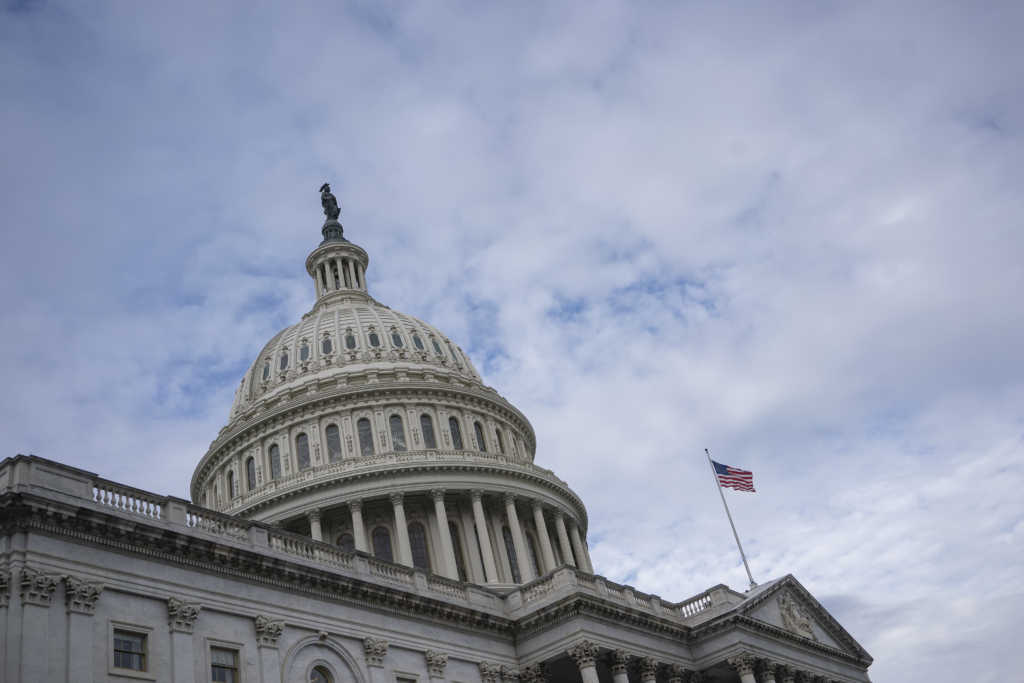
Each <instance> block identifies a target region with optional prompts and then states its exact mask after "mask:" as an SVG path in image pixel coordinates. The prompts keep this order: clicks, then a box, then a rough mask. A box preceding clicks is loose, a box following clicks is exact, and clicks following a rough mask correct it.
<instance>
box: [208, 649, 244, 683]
mask: <svg viewBox="0 0 1024 683" xmlns="http://www.w3.org/2000/svg"><path fill="white" fill-rule="evenodd" d="M210 680H212V681H216V682H217V683H238V681H239V680H240V679H239V678H238V650H231V649H228V648H226V647H211V648H210Z"/></svg>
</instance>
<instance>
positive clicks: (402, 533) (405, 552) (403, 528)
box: [391, 493, 412, 567]
mask: <svg viewBox="0 0 1024 683" xmlns="http://www.w3.org/2000/svg"><path fill="white" fill-rule="evenodd" d="M403 497H404V496H403V494H401V493H392V494H391V505H392V506H393V507H394V510H395V535H397V536H398V561H399V562H400V563H402V564H404V565H406V566H408V567H411V566H412V546H410V545H409V525H408V524H406V522H405V508H404V507H403V506H402V498H403Z"/></svg>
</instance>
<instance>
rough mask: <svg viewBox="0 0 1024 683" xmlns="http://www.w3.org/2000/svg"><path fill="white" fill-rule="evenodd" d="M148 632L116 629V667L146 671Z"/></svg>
mask: <svg viewBox="0 0 1024 683" xmlns="http://www.w3.org/2000/svg"><path fill="white" fill-rule="evenodd" d="M146 649H147V648H146V634H145V633H132V632H131V631H122V630H121V629H114V668H116V669H128V670H130V671H146V670H147V669H146V654H147V653H146Z"/></svg>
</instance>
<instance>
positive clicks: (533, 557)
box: [523, 531, 544, 576]
mask: <svg viewBox="0 0 1024 683" xmlns="http://www.w3.org/2000/svg"><path fill="white" fill-rule="evenodd" d="M523 533H524V535H525V536H526V554H527V555H529V556H530V558H529V559H530V566H531V567H533V575H534V576H542V575H543V574H544V572H542V571H541V570H540V559H539V555H538V554H537V543H536V542H535V540H534V538H533V534H531V533H530V532H529V531H526V532H523Z"/></svg>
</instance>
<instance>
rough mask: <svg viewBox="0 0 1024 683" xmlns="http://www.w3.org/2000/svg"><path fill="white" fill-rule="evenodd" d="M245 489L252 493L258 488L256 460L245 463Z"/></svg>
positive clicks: (252, 459) (251, 459)
mask: <svg viewBox="0 0 1024 683" xmlns="http://www.w3.org/2000/svg"><path fill="white" fill-rule="evenodd" d="M245 488H246V490H248V491H252V490H253V489H255V488H256V459H255V458H251V457H250V458H249V459H248V460H246V461H245Z"/></svg>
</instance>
